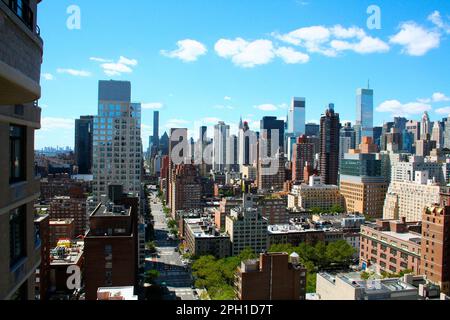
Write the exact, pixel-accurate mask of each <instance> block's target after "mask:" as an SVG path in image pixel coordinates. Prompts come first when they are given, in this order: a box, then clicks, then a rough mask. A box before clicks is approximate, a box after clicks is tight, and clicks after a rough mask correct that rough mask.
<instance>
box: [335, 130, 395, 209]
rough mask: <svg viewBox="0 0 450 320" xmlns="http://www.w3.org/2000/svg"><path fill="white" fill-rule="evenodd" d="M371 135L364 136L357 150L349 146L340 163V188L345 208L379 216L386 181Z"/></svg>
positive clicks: (385, 189) (382, 204)
mask: <svg viewBox="0 0 450 320" xmlns="http://www.w3.org/2000/svg"><path fill="white" fill-rule="evenodd" d="M377 151H378V147H377V146H376V145H375V144H374V143H373V140H372V138H370V137H364V138H363V141H362V143H361V145H360V146H359V147H358V150H349V153H346V154H345V156H344V159H342V161H341V165H340V191H341V194H342V196H343V197H344V199H345V206H346V210H347V212H358V213H362V214H364V215H368V216H370V217H372V218H381V215H382V211H383V206H384V200H385V196H386V191H387V182H386V179H385V177H384V176H382V173H381V165H382V162H381V160H380V159H379V155H378V153H377Z"/></svg>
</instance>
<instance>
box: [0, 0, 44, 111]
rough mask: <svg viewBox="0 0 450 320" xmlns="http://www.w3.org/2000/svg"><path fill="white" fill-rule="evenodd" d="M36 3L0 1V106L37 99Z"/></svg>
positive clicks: (33, 0) (38, 47)
mask: <svg viewBox="0 0 450 320" xmlns="http://www.w3.org/2000/svg"><path fill="white" fill-rule="evenodd" d="M38 2H40V0H38V1H37V0H30V1H27V2H25V1H24V0H0V105H10V104H24V103H28V102H32V101H34V100H38V99H39V98H40V96H41V87H40V85H39V80H40V74H41V63H42V50H43V42H42V39H41V38H40V36H39V28H38V27H37V25H36V12H37V3H38Z"/></svg>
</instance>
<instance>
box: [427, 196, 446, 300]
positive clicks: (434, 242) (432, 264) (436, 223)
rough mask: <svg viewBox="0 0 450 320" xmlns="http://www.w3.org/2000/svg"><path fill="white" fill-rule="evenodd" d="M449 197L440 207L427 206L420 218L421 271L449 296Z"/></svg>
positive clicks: (444, 198) (443, 200)
mask: <svg viewBox="0 0 450 320" xmlns="http://www.w3.org/2000/svg"><path fill="white" fill-rule="evenodd" d="M448 199H449V195H445V197H443V199H442V201H441V204H440V205H433V206H429V207H427V208H426V209H425V210H424V213H423V217H422V262H421V270H422V272H423V274H424V275H425V276H426V277H427V279H428V280H430V281H431V282H433V283H435V284H437V285H439V286H440V287H441V291H442V292H443V293H445V294H447V295H449V294H450V206H449V204H450V203H449V202H448Z"/></svg>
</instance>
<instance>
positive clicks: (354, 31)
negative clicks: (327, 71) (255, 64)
mask: <svg viewBox="0 0 450 320" xmlns="http://www.w3.org/2000/svg"><path fill="white" fill-rule="evenodd" d="M272 35H273V36H274V37H275V38H276V39H278V40H281V41H283V42H286V43H290V44H292V45H296V46H299V47H303V48H305V49H306V51H307V52H309V53H319V54H322V55H324V56H327V57H336V56H337V55H338V53H339V52H341V51H354V52H356V53H359V54H368V53H384V52H387V51H389V45H388V44H387V43H385V42H384V41H382V40H381V39H379V38H374V37H371V36H368V35H367V34H366V32H365V31H364V30H363V29H361V28H359V27H349V28H345V27H343V26H341V25H335V26H333V27H330V28H328V27H325V26H311V27H304V28H300V29H297V30H294V31H292V32H289V33H287V34H277V33H273V34H272Z"/></svg>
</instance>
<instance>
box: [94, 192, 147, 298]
mask: <svg viewBox="0 0 450 320" xmlns="http://www.w3.org/2000/svg"><path fill="white" fill-rule="evenodd" d="M130 199H134V201H131V200H130V203H131V202H134V204H132V205H129V204H128V205H127V204H126V202H127V201H125V200H122V203H121V204H120V203H119V202H117V203H116V204H114V203H111V202H108V201H105V202H104V203H100V204H99V205H98V206H97V208H96V209H95V210H94V212H93V213H92V214H91V216H90V218H89V219H90V230H89V231H88V233H87V235H86V238H85V287H86V300H96V299H97V290H98V288H100V287H112V286H134V285H136V277H137V269H138V267H137V264H138V248H137V245H138V234H137V198H130Z"/></svg>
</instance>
